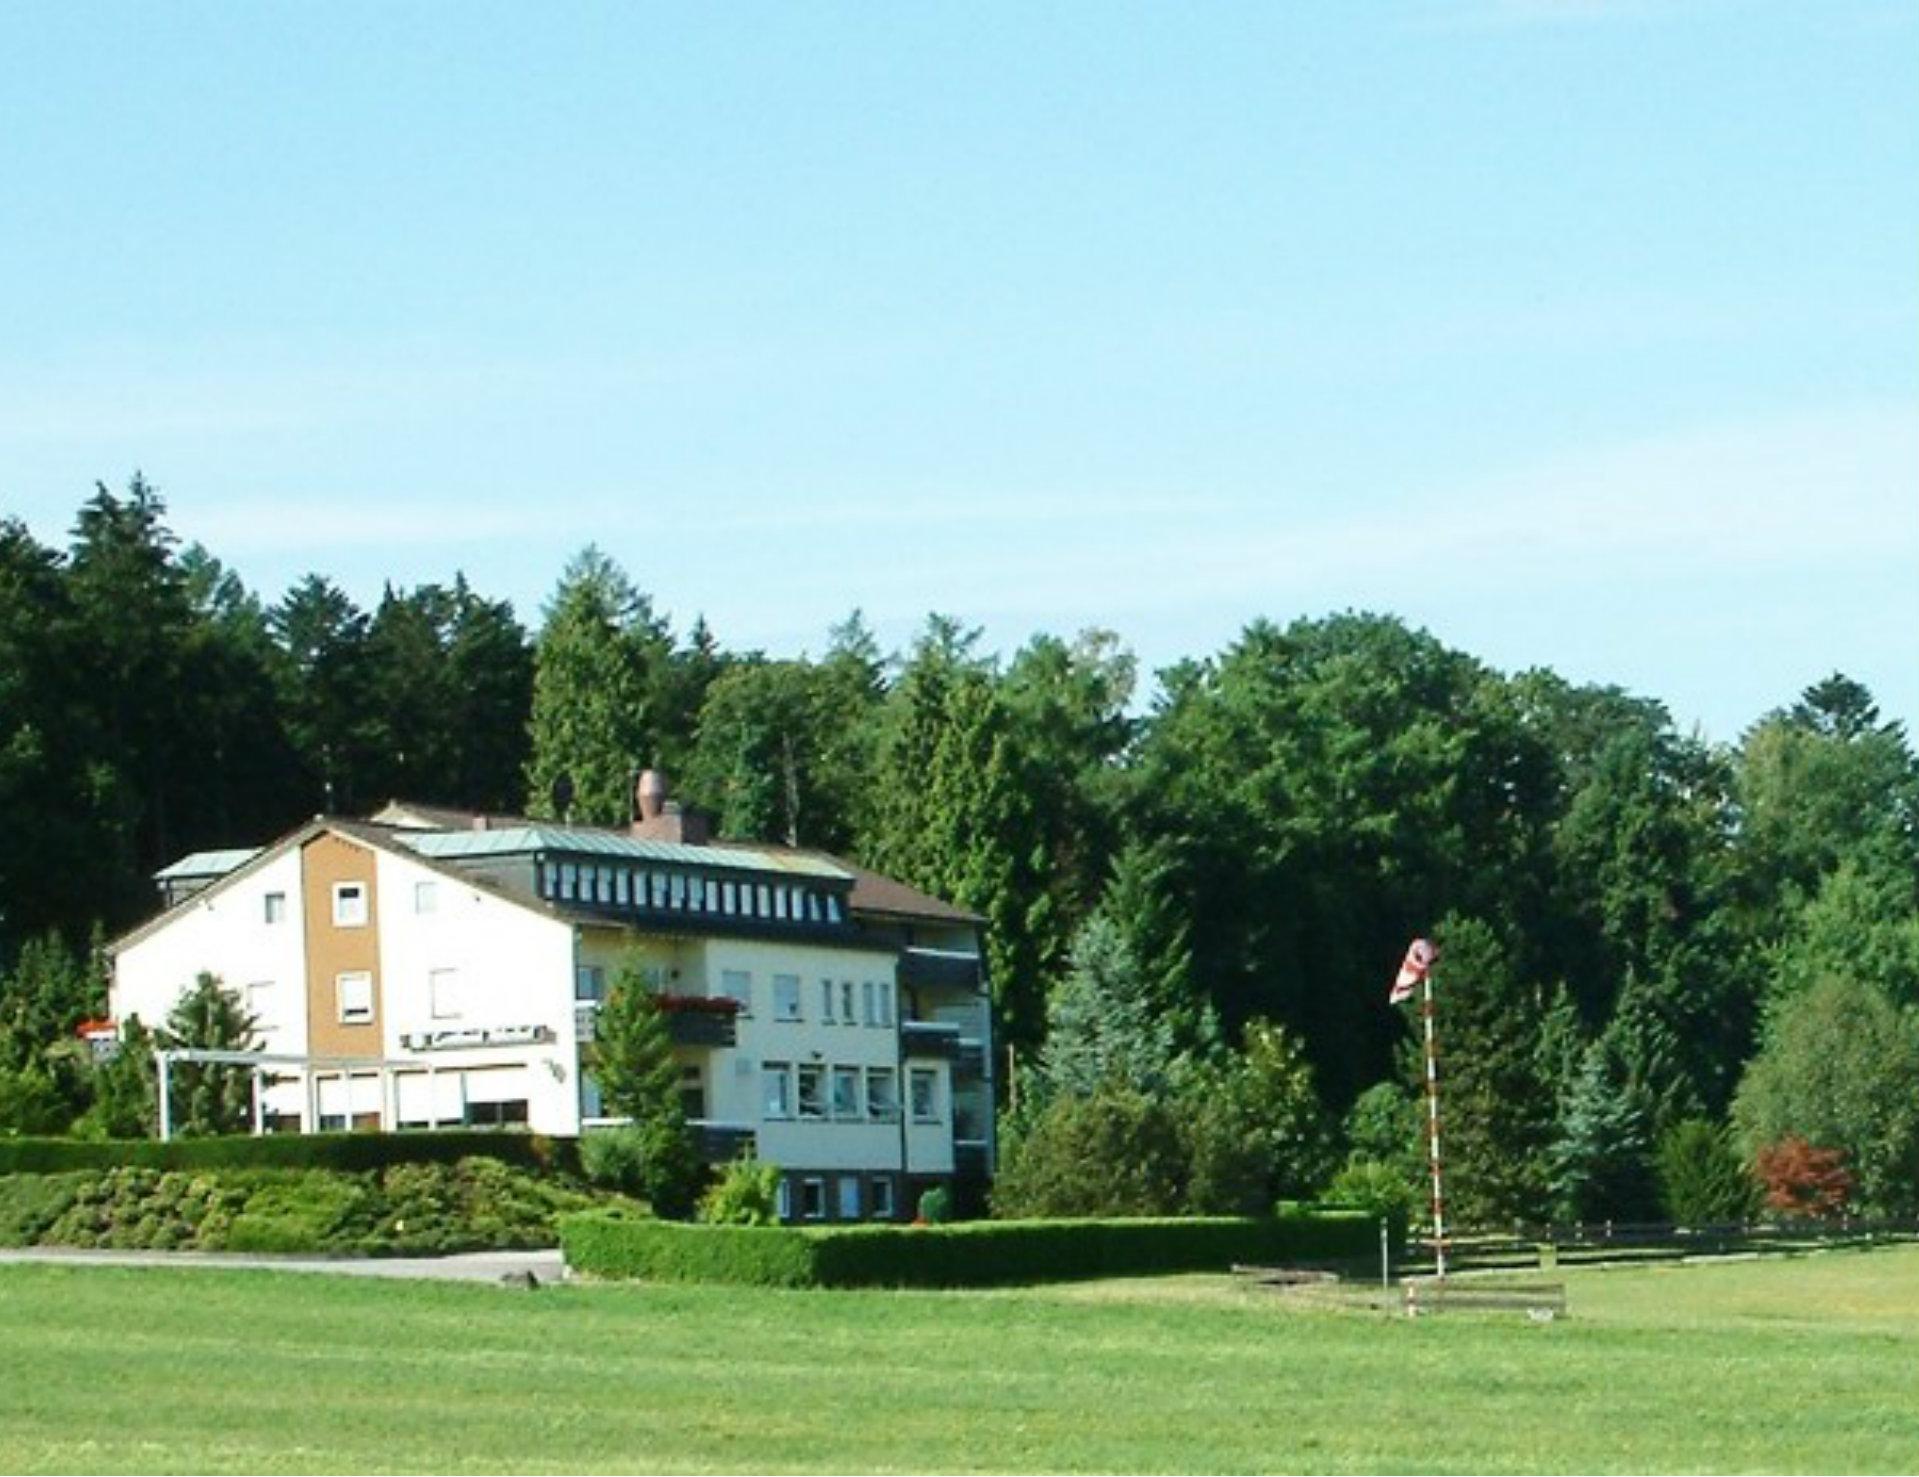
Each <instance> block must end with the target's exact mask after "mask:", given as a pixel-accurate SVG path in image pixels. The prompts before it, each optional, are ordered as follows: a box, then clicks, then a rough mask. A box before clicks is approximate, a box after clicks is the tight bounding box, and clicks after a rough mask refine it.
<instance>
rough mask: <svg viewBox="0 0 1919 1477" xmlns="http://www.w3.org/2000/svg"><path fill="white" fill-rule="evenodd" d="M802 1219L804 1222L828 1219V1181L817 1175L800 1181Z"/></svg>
mask: <svg viewBox="0 0 1919 1477" xmlns="http://www.w3.org/2000/svg"><path fill="white" fill-rule="evenodd" d="M800 1219H801V1220H804V1221H823V1220H825V1219H826V1181H825V1180H823V1179H820V1178H819V1177H818V1176H816V1175H813V1176H808V1177H807V1178H806V1179H803V1180H801V1181H800Z"/></svg>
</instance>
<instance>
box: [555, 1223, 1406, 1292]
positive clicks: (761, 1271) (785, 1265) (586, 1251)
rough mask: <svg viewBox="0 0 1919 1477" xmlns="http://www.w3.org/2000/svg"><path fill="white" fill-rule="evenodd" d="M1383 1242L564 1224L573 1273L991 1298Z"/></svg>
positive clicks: (1329, 1234) (1188, 1227) (1371, 1232)
mask: <svg viewBox="0 0 1919 1477" xmlns="http://www.w3.org/2000/svg"><path fill="white" fill-rule="evenodd" d="M1377 1240H1378V1229H1377V1222H1376V1221H1374V1220H1373V1219H1372V1218H1371V1217H1369V1216H1366V1215H1363V1214H1359V1213H1356V1212H1344V1211H1338V1212H1304V1211H1294V1212H1289V1213H1285V1214H1282V1215H1279V1216H1276V1217H1272V1218H1270V1219H1264V1220H1255V1219H1236V1218H1226V1217H1217V1218H1199V1217H1193V1218H1185V1219H1167V1220H1061V1221H969V1222H965V1223H962V1224H959V1225H948V1226H885V1225H865V1226H843V1227H788V1226H777V1227H775V1226H690V1225H683V1224H678V1223H675V1222H672V1221H646V1220H627V1219H622V1218H620V1217H617V1216H613V1215H607V1214H602V1213H589V1214H585V1215H576V1216H567V1217H564V1218H563V1219H562V1220H561V1221H560V1245H561V1246H562V1247H563V1248H564V1249H565V1252H566V1260H567V1263H568V1265H570V1266H571V1267H573V1268H574V1269H575V1270H577V1271H580V1272H585V1273H588V1274H589V1275H592V1276H596V1277H641V1278H647V1279H651V1280H655V1281H662V1282H731V1283H747V1284H752V1285H757V1286H763V1287H988V1286H993V1285H995V1284H1002V1283H1019V1282H1054V1281H1069V1280H1072V1279H1075V1278H1083V1277H1127V1276H1142V1275H1152V1274H1156V1273H1167V1272H1206V1271H1224V1270H1225V1269H1226V1268H1228V1267H1230V1266H1232V1265H1233V1264H1234V1263H1236V1262H1243V1263H1252V1264H1261V1265H1274V1264H1295V1265H1296V1264H1300V1263H1312V1264H1320V1265H1324V1264H1331V1263H1347V1262H1355V1263H1356V1262H1362V1261H1364V1260H1365V1259H1366V1258H1367V1257H1368V1256H1369V1255H1370V1254H1371V1253H1372V1252H1373V1251H1374V1250H1375V1249H1376V1247H1377Z"/></svg>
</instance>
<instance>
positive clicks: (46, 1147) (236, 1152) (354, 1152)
mask: <svg viewBox="0 0 1919 1477" xmlns="http://www.w3.org/2000/svg"><path fill="white" fill-rule="evenodd" d="M468 1158H485V1159H495V1160H499V1161H501V1162H503V1163H507V1164H514V1165H518V1166H520V1167H521V1168H523V1169H526V1170H529V1171H531V1172H534V1173H538V1174H552V1173H561V1174H564V1173H568V1172H570V1171H571V1170H573V1169H574V1168H576V1167H577V1165H578V1162H579V1160H578V1150H577V1147H576V1144H575V1141H574V1140H572V1139H555V1138H548V1137H547V1136H546V1135H544V1134H536V1133H499V1132H489V1131H487V1130H484V1129H436V1130H434V1131H432V1132H416V1133H311V1134H300V1133H289V1134H269V1135H267V1136H265V1137H262V1138H254V1137H251V1136H249V1135H244V1134H240V1135H234V1136H231V1137H226V1138H202V1139H172V1140H169V1141H168V1142H165V1143H162V1142H160V1141H159V1140H157V1139H106V1140H80V1139H65V1138H20V1139H9V1138H0V1174H55V1173H58V1172H60V1171H62V1170H75V1169H111V1168H113V1167H115V1166H117V1165H131V1166H139V1167H143V1168H148V1169H216V1168H219V1169H226V1168H231V1169H247V1168H257V1169H332V1170H341V1171H354V1170H372V1169H383V1168H385V1167H386V1166H387V1165H390V1164H423V1163H440V1164H446V1163H452V1162H453V1161H455V1160H459V1159H468Z"/></svg>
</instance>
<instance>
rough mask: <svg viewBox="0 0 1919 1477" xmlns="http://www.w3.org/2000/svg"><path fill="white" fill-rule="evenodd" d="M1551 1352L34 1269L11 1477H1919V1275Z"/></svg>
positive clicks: (952, 1298)
mask: <svg viewBox="0 0 1919 1477" xmlns="http://www.w3.org/2000/svg"><path fill="white" fill-rule="evenodd" d="M1567 1280H1568V1282H1569V1284H1570V1288H1571V1303H1572V1313H1573V1316H1572V1317H1571V1318H1570V1319H1568V1320H1567V1321H1564V1322H1561V1323H1557V1324H1552V1325H1548V1326H1538V1325H1532V1324H1528V1323H1527V1322H1525V1321H1524V1320H1523V1319H1521V1318H1517V1317H1513V1316H1511V1315H1506V1316H1492V1315H1478V1316H1456V1317H1446V1318H1438V1319H1431V1320H1425V1321H1421V1322H1412V1323H1409V1322H1406V1321H1403V1320H1399V1321H1395V1320H1387V1319H1382V1318H1379V1317H1376V1316H1369V1315H1362V1314H1355V1313H1343V1312H1327V1311H1307V1310H1301V1309H1297V1308H1292V1307H1289V1306H1286V1305H1285V1304H1283V1303H1282V1302H1281V1301H1279V1300H1278V1299H1276V1298H1275V1297H1273V1296H1272V1295H1270V1294H1266V1293H1261V1292H1258V1291H1255V1290H1252V1289H1247V1288H1243V1287H1240V1286H1237V1285H1234V1284H1232V1283H1231V1282H1229V1281H1228V1280H1226V1279H1223V1278H1175V1279H1165V1280H1161V1281H1147V1282H1128V1283H1101V1284H1089V1285H1083V1286H1070V1287H1059V1288H1049V1289H1034V1290H1025V1291H1012V1292H990V1293H984V1292H974V1293H877V1292H771V1291H758V1290H727V1289H718V1288H686V1287H673V1288H665V1287H659V1288H643V1287H613V1286H601V1287H569V1288H551V1289H543V1290H541V1291H538V1292H533V1293H527V1292H519V1291H511V1290H508V1289H504V1288H493V1287H485V1286H459V1285H431V1284H418V1283H415V1284H401V1283H391V1282H377V1281H357V1280H349V1279H346V1278H332V1277H311V1276H294V1275H276V1274H272V1273H237V1272H236V1273H212V1272H175V1271H146V1270H121V1269H107V1268H97V1267H77V1268H69V1267H0V1468H3V1469H5V1470H8V1471H21V1470H33V1471H39V1470H47V1471H134V1470H145V1471H156V1470H169V1471H211V1472H278V1471H307V1470H316V1469H322V1470H404V1471H496V1470H507V1469H521V1470H526V1469H533V1470H557V1469H612V1470H650V1469H664V1470H677V1471H705V1470H745V1471H768V1470H773V1471H789V1470H821V1471H868V1470H887V1469H935V1470H943V1471H966V1470H975V1469H991V1470H1058V1469H1099V1470H1109V1471H1111V1470H1118V1471H1128V1470H1177V1471H1247V1470H1274V1469H1277V1470H1292V1471H1349V1470H1387V1471H1481V1472H1483V1471H1504V1470H1538V1471H1725V1470H1764V1471H1823V1472H1833V1471H1913V1470H1915V1469H1916V1468H1919V1247H1908V1248H1900V1249H1896V1250H1889V1251H1877V1252H1854V1253H1832V1254H1827V1255H1824V1256H1816V1257H1808V1258H1803V1259H1794V1260H1789V1261H1787V1260H1781V1261H1772V1262H1765V1263H1727V1264H1720V1265H1714V1266H1704V1267H1661V1268H1653V1269H1641V1270H1632V1271H1618V1272H1590V1271H1588V1272H1576V1273H1571V1274H1569V1275H1568V1279H1567Z"/></svg>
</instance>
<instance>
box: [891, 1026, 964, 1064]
mask: <svg viewBox="0 0 1919 1477" xmlns="http://www.w3.org/2000/svg"><path fill="white" fill-rule="evenodd" d="M900 1045H901V1046H902V1047H903V1048H904V1049H905V1051H906V1054H907V1055H908V1056H930V1057H939V1058H941V1059H943V1060H945V1061H949V1062H950V1061H954V1060H956V1059H957V1058H958V1057H959V1054H960V1028H959V1027H958V1026H955V1025H951V1024H949V1023H947V1022H945V1021H901V1022H900Z"/></svg>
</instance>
